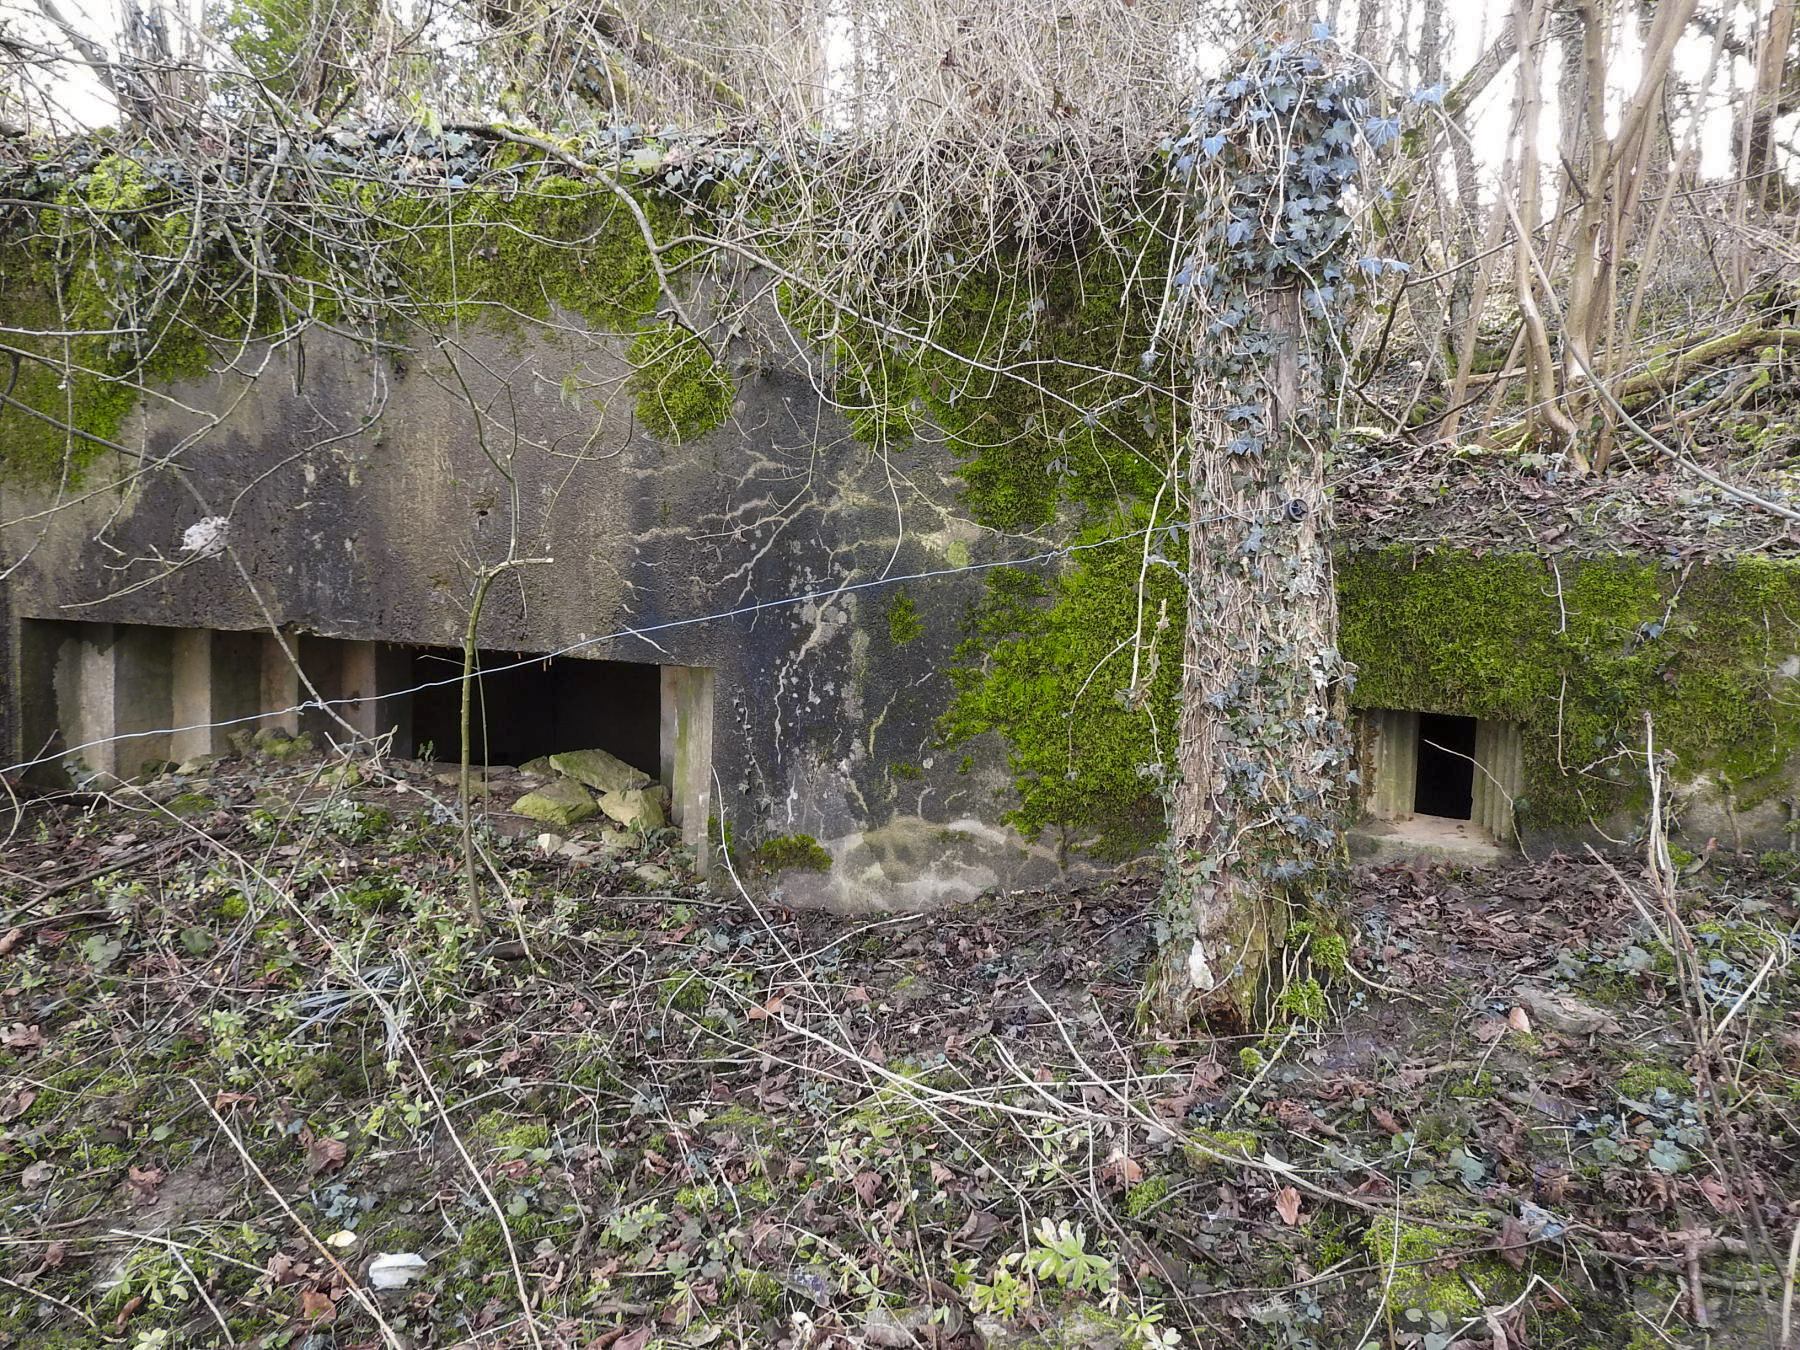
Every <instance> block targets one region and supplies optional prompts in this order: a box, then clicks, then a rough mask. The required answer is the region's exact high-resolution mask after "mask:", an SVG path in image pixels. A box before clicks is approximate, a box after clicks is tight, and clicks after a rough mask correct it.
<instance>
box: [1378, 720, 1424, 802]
mask: <svg viewBox="0 0 1800 1350" xmlns="http://www.w3.org/2000/svg"><path fill="white" fill-rule="evenodd" d="M1374 717H1375V756H1374V759H1375V763H1374V766H1373V767H1374V774H1375V783H1374V794H1373V795H1372V797H1371V798H1370V803H1371V804H1370V808H1369V814H1370V815H1372V816H1374V817H1375V818H1376V819H1377V820H1405V819H1406V818H1407V817H1408V816H1410V815H1412V813H1413V801H1414V799H1415V797H1416V796H1417V795H1418V786H1419V714H1418V713H1416V712H1403V711H1400V710H1397V709H1394V708H1382V709H1379V710H1378V711H1377V712H1376V713H1375V714H1374Z"/></svg>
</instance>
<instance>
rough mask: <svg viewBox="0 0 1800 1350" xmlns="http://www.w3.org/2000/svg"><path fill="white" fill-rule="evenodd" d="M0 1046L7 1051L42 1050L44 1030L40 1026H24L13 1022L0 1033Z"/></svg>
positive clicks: (21, 1023)
mask: <svg viewBox="0 0 1800 1350" xmlns="http://www.w3.org/2000/svg"><path fill="white" fill-rule="evenodd" d="M0 1045H4V1046H5V1047H6V1048H7V1049H8V1050H42V1049H43V1048H44V1029H43V1028H42V1027H40V1026H35V1025H33V1026H26V1025H25V1024H24V1023H23V1022H14V1023H13V1024H12V1025H11V1026H10V1027H8V1028H6V1030H4V1031H0Z"/></svg>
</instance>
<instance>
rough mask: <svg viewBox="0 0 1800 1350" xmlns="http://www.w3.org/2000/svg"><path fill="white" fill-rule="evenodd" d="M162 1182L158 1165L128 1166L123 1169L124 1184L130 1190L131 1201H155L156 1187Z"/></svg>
mask: <svg viewBox="0 0 1800 1350" xmlns="http://www.w3.org/2000/svg"><path fill="white" fill-rule="evenodd" d="M162 1182H163V1170H162V1168H160V1167H129V1168H127V1169H126V1170H125V1185H126V1186H127V1187H129V1188H130V1190H131V1198H132V1201H133V1202H134V1203H136V1204H139V1205H148V1204H153V1203H155V1200H156V1188H157V1187H158V1186H160V1185H162Z"/></svg>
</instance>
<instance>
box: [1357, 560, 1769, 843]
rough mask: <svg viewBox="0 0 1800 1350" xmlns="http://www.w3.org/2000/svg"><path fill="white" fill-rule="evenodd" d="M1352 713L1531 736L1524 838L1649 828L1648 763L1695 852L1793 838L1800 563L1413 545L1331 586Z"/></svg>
mask: <svg viewBox="0 0 1800 1350" xmlns="http://www.w3.org/2000/svg"><path fill="white" fill-rule="evenodd" d="M1339 592H1340V598H1341V602H1342V631H1341V640H1342V644H1343V648H1344V652H1345V654H1346V656H1348V657H1349V658H1350V659H1351V660H1352V661H1354V662H1355V663H1356V665H1357V668H1358V669H1357V680H1356V685H1355V688H1354V690H1353V691H1352V692H1351V694H1350V703H1351V706H1352V707H1354V708H1403V709H1416V710H1419V711H1423V712H1443V713H1456V714H1460V715H1464V716H1470V717H1477V718H1491V719H1495V720H1498V721H1505V722H1512V723H1516V724H1518V725H1519V727H1520V728H1521V733H1522V734H1521V743H1522V747H1523V751H1524V758H1523V780H1524V781H1523V784H1522V795H1521V796H1520V797H1519V798H1518V799H1517V800H1516V801H1515V803H1514V815H1515V819H1516V822H1517V826H1518V829H1519V833H1520V839H1521V841H1522V842H1523V843H1524V844H1525V845H1526V846H1527V847H1528V848H1534V849H1543V848H1549V847H1553V846H1557V845H1563V844H1572V843H1577V842H1583V841H1592V842H1600V841H1601V840H1602V839H1603V838H1605V837H1607V836H1610V837H1612V838H1614V839H1618V838H1623V837H1626V836H1629V835H1631V834H1633V833H1634V832H1639V831H1641V830H1642V828H1643V823H1644V819H1645V813H1646V810H1647V808H1648V805H1649V801H1650V793H1649V772H1648V761H1647V756H1648V755H1650V754H1654V755H1655V756H1656V758H1657V761H1658V764H1659V768H1660V772H1661V773H1662V774H1663V775H1664V776H1665V777H1666V778H1667V780H1668V781H1669V783H1670V784H1671V785H1672V787H1673V788H1674V805H1675V810H1676V822H1675V823H1676V826H1677V828H1678V830H1679V831H1680V834H1681V836H1682V837H1683V838H1684V839H1685V840H1686V842H1687V844H1688V846H1689V847H1691V848H1694V849H1699V848H1701V847H1704V846H1705V845H1706V843H1707V842H1708V841H1709V840H1717V842H1718V844H1719V845H1720V846H1722V847H1725V848H1728V849H1729V848H1759V849H1768V848H1788V847H1791V845H1792V834H1793V832H1794V831H1795V830H1796V829H1800V819H1797V818H1796V806H1797V804H1800V772H1797V764H1796V755H1797V754H1800V683H1796V679H1797V677H1800V562H1797V561H1795V560H1793V559H1774V558H1767V557H1740V558H1726V559H1715V560H1713V561H1710V562H1694V561H1685V562H1684V561H1679V560H1676V559H1673V558H1669V559H1662V558H1646V557H1642V556H1627V557H1610V558H1607V557H1601V558H1585V559H1584V558H1578V557H1573V556H1561V557H1558V556H1539V555H1535V554H1500V555H1493V554H1489V555H1481V556H1478V555H1474V554H1469V553H1459V552H1440V553H1432V554H1424V555H1420V556H1414V555H1412V554H1410V553H1408V552H1407V551H1405V550H1380V551H1368V552H1361V553H1353V554H1350V555H1349V556H1348V557H1347V558H1346V559H1345V561H1344V563H1343V566H1342V567H1341V569H1340V573H1339Z"/></svg>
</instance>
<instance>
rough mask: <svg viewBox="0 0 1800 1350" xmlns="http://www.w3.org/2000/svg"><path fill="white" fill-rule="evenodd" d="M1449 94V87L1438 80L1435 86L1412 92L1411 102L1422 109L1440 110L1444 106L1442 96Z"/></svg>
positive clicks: (1427, 86) (1429, 85) (1430, 85)
mask: <svg viewBox="0 0 1800 1350" xmlns="http://www.w3.org/2000/svg"><path fill="white" fill-rule="evenodd" d="M1449 92H1450V86H1449V85H1448V84H1446V83H1445V82H1444V81H1442V80H1439V81H1438V82H1437V83H1436V84H1428V85H1426V86H1425V87H1424V88H1423V89H1417V90H1414V91H1413V96H1412V101H1413V102H1414V103H1417V104H1419V105H1420V106H1422V107H1432V108H1441V107H1443V106H1444V95H1445V94H1447V93H1449Z"/></svg>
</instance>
